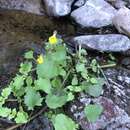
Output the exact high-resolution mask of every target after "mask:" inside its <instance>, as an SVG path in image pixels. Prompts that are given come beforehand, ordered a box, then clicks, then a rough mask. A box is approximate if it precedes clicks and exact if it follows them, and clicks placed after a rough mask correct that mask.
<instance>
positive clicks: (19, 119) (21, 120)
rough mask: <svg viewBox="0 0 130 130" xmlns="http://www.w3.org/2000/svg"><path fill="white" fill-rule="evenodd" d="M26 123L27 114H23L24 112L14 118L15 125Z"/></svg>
mask: <svg viewBox="0 0 130 130" xmlns="http://www.w3.org/2000/svg"><path fill="white" fill-rule="evenodd" d="M27 121H28V115H27V113H25V112H24V111H22V112H18V113H17V116H16V118H15V122H16V123H17V124H19V123H26V122H27Z"/></svg>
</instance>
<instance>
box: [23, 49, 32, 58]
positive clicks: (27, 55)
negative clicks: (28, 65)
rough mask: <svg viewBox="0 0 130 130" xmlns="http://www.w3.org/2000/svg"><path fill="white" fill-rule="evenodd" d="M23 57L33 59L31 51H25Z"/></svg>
mask: <svg viewBox="0 0 130 130" xmlns="http://www.w3.org/2000/svg"><path fill="white" fill-rule="evenodd" d="M24 58H26V59H33V51H29V52H26V53H25V55H24Z"/></svg>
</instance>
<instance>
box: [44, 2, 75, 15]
mask: <svg viewBox="0 0 130 130" xmlns="http://www.w3.org/2000/svg"><path fill="white" fill-rule="evenodd" d="M43 1H44V3H45V6H46V9H47V12H48V14H49V15H50V16H56V17H60V16H65V15H68V14H69V13H70V12H71V5H72V3H73V2H74V0H43Z"/></svg>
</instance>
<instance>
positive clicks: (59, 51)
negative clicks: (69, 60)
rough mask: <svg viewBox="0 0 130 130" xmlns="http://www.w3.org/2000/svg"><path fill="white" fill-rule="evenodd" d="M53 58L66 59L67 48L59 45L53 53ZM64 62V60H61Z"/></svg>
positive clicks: (55, 59) (57, 59)
mask: <svg viewBox="0 0 130 130" xmlns="http://www.w3.org/2000/svg"><path fill="white" fill-rule="evenodd" d="M51 57H52V60H54V61H58V63H59V61H60V62H61V61H64V60H65V59H66V49H65V47H64V46H60V45H59V46H57V47H56V51H55V52H53V53H52V54H51ZM61 63H62V62H61Z"/></svg>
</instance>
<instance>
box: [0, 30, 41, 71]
mask: <svg viewBox="0 0 130 130" xmlns="http://www.w3.org/2000/svg"><path fill="white" fill-rule="evenodd" d="M41 42H42V40H41V39H40V37H39V36H36V35H34V34H31V33H28V32H13V31H11V30H9V32H3V31H1V30H0V72H1V71H3V72H4V71H7V72H8V71H9V69H10V68H11V67H12V66H14V65H15V64H17V63H19V60H18V59H19V58H20V56H21V54H23V53H24V51H25V50H26V49H28V50H30V49H35V48H34V43H35V44H36V45H37V47H39V46H40V43H41ZM15 67H16V66H15ZM15 69H16V68H15ZM1 73H2V72H1Z"/></svg>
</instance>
